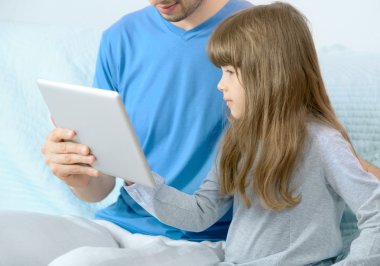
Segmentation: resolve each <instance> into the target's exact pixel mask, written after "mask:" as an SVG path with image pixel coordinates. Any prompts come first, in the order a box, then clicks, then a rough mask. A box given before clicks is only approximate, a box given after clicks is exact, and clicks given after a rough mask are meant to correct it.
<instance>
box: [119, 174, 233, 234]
mask: <svg viewBox="0 0 380 266" xmlns="http://www.w3.org/2000/svg"><path fill="white" fill-rule="evenodd" d="M154 178H155V181H156V186H155V187H154V188H150V187H146V186H143V185H139V184H134V185H132V186H125V187H124V188H125V190H126V191H127V192H128V193H129V195H130V196H131V197H132V198H133V199H134V200H135V201H136V202H137V203H139V204H140V205H141V206H142V207H143V208H144V209H145V210H146V211H147V212H149V213H150V214H151V215H153V216H154V217H156V218H157V219H159V220H160V221H161V222H162V223H165V224H167V225H170V226H172V227H176V228H179V229H181V230H186V231H191V232H201V231H203V230H205V229H207V228H208V227H210V226H211V225H213V224H214V223H215V222H216V221H218V220H219V219H220V218H221V217H222V216H223V215H224V214H226V213H227V211H228V210H229V209H230V208H231V206H232V201H233V198H232V196H221V195H220V192H219V183H218V175H217V173H216V171H215V170H214V169H213V170H212V171H211V172H210V173H209V174H208V176H207V178H206V179H205V180H204V181H203V182H202V184H201V186H200V188H199V190H197V191H196V192H195V193H194V194H193V195H189V194H186V193H184V192H181V191H179V190H177V189H175V188H173V187H169V186H167V185H165V184H164V180H163V178H162V177H160V176H158V175H156V174H154Z"/></svg>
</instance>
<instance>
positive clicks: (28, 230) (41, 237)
mask: <svg viewBox="0 0 380 266" xmlns="http://www.w3.org/2000/svg"><path fill="white" fill-rule="evenodd" d="M82 246H96V247H113V248H117V247H118V245H117V242H116V241H115V240H114V239H113V238H112V235H111V234H110V233H109V231H108V230H106V229H105V228H103V227H102V226H100V225H98V224H97V223H95V222H93V221H91V220H88V219H83V218H79V217H73V216H53V215H46V214H40V213H31V212H21V211H0V250H1V256H0V265H7V266H12V265H29V266H34V265H36V266H37V265H38V266H41V265H47V264H49V263H50V262H51V261H52V260H54V259H55V258H57V257H59V256H61V255H63V254H65V253H67V252H69V251H71V250H73V249H76V248H79V247H82Z"/></svg>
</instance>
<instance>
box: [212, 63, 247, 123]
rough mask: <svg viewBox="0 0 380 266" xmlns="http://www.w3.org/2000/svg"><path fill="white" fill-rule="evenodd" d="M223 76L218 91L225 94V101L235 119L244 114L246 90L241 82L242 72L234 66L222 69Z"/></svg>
mask: <svg viewBox="0 0 380 266" xmlns="http://www.w3.org/2000/svg"><path fill="white" fill-rule="evenodd" d="M222 71H223V75H222V78H221V79H220V81H219V83H218V89H219V90H220V91H221V92H222V93H223V99H224V101H225V102H226V104H227V106H228V108H229V109H230V111H231V115H232V116H233V117H234V118H235V119H239V118H241V117H242V116H243V114H244V109H245V95H244V88H243V86H242V84H241V82H240V80H241V78H240V71H239V70H237V71H236V70H235V68H234V67H232V66H224V67H222Z"/></svg>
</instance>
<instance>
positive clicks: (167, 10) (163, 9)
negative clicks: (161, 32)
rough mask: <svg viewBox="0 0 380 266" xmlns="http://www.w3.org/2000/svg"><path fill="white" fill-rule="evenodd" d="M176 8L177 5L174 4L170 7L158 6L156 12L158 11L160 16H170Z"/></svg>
mask: <svg viewBox="0 0 380 266" xmlns="http://www.w3.org/2000/svg"><path fill="white" fill-rule="evenodd" d="M176 7H177V3H174V4H172V5H170V6H158V7H157V8H158V11H160V13H162V14H165V15H168V14H170V13H171V12H172V11H173V10H174V9H175V8H176Z"/></svg>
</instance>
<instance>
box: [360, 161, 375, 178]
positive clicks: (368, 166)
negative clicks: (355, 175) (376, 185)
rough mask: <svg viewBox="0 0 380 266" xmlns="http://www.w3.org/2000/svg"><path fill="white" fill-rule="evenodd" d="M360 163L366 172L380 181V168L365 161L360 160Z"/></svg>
mask: <svg viewBox="0 0 380 266" xmlns="http://www.w3.org/2000/svg"><path fill="white" fill-rule="evenodd" d="M360 163H361V165H362V166H363V168H364V170H366V171H367V172H368V173H371V174H373V175H374V176H376V177H377V178H378V179H379V180H380V168H378V167H377V166H375V165H373V164H370V163H369V162H367V161H364V160H360Z"/></svg>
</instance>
